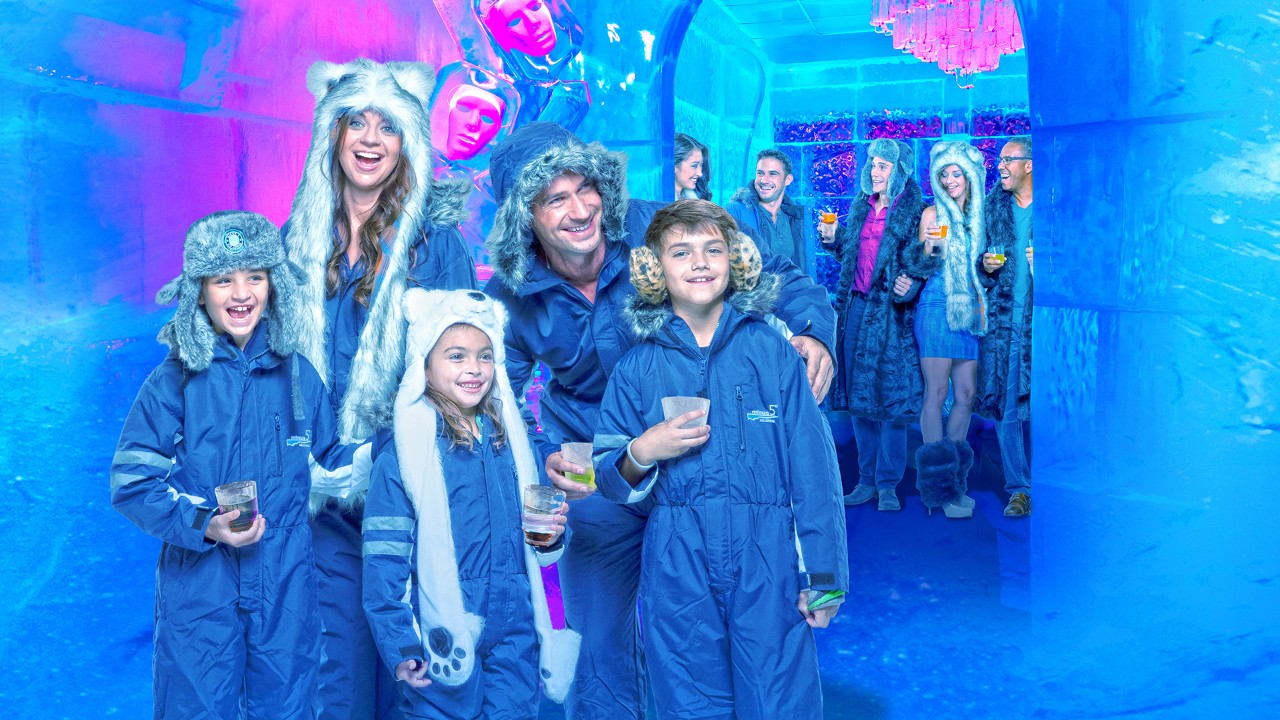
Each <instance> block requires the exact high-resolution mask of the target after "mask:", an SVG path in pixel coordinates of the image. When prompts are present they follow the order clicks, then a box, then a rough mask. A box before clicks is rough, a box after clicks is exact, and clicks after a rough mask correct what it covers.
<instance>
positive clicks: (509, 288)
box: [485, 122, 835, 720]
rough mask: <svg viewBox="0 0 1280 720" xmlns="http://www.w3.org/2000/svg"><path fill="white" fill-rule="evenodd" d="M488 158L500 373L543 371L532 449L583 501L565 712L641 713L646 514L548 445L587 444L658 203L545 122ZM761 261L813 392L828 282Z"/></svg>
mask: <svg viewBox="0 0 1280 720" xmlns="http://www.w3.org/2000/svg"><path fill="white" fill-rule="evenodd" d="M489 168H490V173H491V178H492V180H493V189H494V194H495V198H496V199H497V201H498V211H497V214H496V216H495V219H494V225H493V229H492V230H491V231H490V233H489V238H488V240H487V242H486V246H487V249H488V251H489V256H490V259H491V261H492V264H493V269H494V274H493V278H492V279H491V280H490V281H489V283H488V285H487V286H486V287H485V291H486V292H487V293H488V294H489V295H491V296H493V297H494V298H497V299H498V300H501V301H502V302H503V303H504V304H506V306H507V308H508V309H509V311H510V313H511V326H510V328H511V329H510V332H509V333H508V334H507V337H506V346H507V372H508V374H509V375H510V377H511V382H512V384H513V385H514V386H516V387H517V388H521V387H525V386H527V384H528V382H529V381H530V380H531V379H532V375H533V371H534V368H535V367H536V366H537V363H539V362H541V363H543V364H544V365H546V367H547V368H548V370H549V371H550V377H549V378H547V380H546V387H545V389H544V390H543V392H542V394H541V396H540V398H539V408H540V420H541V427H542V433H543V441H542V442H541V443H540V447H539V452H540V454H541V456H542V457H543V458H545V466H546V470H547V474H548V476H550V477H551V479H552V481H553V482H554V483H556V484H557V485H559V486H561V487H563V488H566V489H570V490H577V491H578V494H577V497H580V498H581V499H579V500H577V502H575V503H574V505H573V511H572V512H570V513H569V527H570V529H571V530H572V531H573V550H572V552H569V553H567V554H566V556H565V557H564V558H563V559H562V560H561V561H560V563H559V569H560V579H561V589H562V593H563V597H564V601H565V615H566V618H567V621H568V624H569V626H570V627H572V628H573V629H574V630H577V631H578V632H580V633H582V649H581V652H580V653H579V655H578V667H577V671H576V674H575V680H574V685H573V688H572V689H571V691H570V694H569V698H568V700H567V701H566V716H567V717H569V718H572V719H573V720H579V719H582V718H598V719H607V720H622V719H623V718H641V717H643V716H644V712H645V704H646V702H647V700H646V695H647V691H646V686H645V682H646V680H645V674H644V657H643V653H642V651H641V648H640V643H639V627H638V624H637V622H636V612H635V608H636V594H637V591H638V587H639V572H640V544H641V538H642V535H643V532H644V523H645V517H644V513H643V511H641V510H638V509H636V508H630V507H619V506H617V505H615V504H613V503H610V502H609V501H607V500H605V499H604V498H601V497H598V496H595V495H591V496H587V497H583V494H584V493H586V492H589V489H588V488H587V487H586V486H582V485H578V484H576V483H571V482H569V481H567V480H566V479H565V478H564V476H563V472H564V471H565V470H569V469H572V468H573V467H574V466H572V465H569V464H568V463H567V462H565V461H563V459H562V458H561V457H560V454H559V452H558V446H559V444H560V443H563V442H590V441H591V440H592V438H593V436H594V435H595V423H596V413H597V411H598V410H599V406H600V398H601V397H602V396H603V394H604V389H605V386H606V384H607V382H608V378H609V374H610V373H611V372H612V371H613V366H614V365H615V364H616V363H617V362H618V360H619V359H620V358H621V357H622V355H623V354H624V353H626V351H627V350H629V349H630V348H631V346H632V345H634V344H635V337H634V335H633V334H632V332H631V328H630V327H629V326H628V324H627V322H626V319H625V318H624V317H623V315H622V310H623V307H624V305H625V303H626V302H627V300H628V299H629V298H630V297H632V296H633V295H634V294H635V289H634V288H633V287H632V285H631V283H630V280H629V277H628V271H627V263H628V257H629V252H630V250H631V247H633V246H634V245H638V244H640V243H642V242H643V239H644V231H645V229H646V228H647V227H648V224H649V220H650V219H651V218H652V217H653V214H654V213H655V212H656V211H657V210H658V208H660V207H661V206H662V203H654V202H647V201H631V200H629V199H628V197H627V192H626V173H625V160H624V157H623V156H622V155H621V154H620V153H613V152H609V151H608V150H606V149H605V148H604V147H603V146H601V145H600V144H599V143H592V144H590V145H588V144H585V143H583V142H582V141H581V140H579V139H578V138H577V137H576V136H574V135H573V133H571V132H569V131H568V130H565V129H564V128H562V127H560V126H559V125H555V124H553V123H542V122H538V123H530V124H528V125H525V126H523V127H521V128H519V129H518V130H516V131H515V132H514V133H512V134H511V135H510V136H508V137H507V138H506V139H505V140H503V142H502V143H501V144H500V145H499V146H498V147H497V148H496V149H495V150H494V152H493V154H492V155H491V156H490V161H489ZM764 263H765V267H766V269H768V270H770V271H773V272H777V273H779V274H780V275H781V276H782V289H781V296H780V297H781V299H780V302H779V304H778V306H777V308H776V309H775V315H776V316H777V318H778V319H780V320H781V321H782V323H785V325H786V326H787V328H788V330H789V331H790V332H792V333H794V335H795V336H794V337H793V338H792V339H791V343H792V345H793V346H794V347H795V348H796V350H797V351H798V352H799V353H800V355H801V357H803V358H805V360H806V364H807V371H808V379H809V383H810V385H811V387H812V389H813V393H814V395H815V397H817V398H818V399H819V400H821V399H822V397H823V396H825V395H826V392H827V388H828V386H829V385H830V381H831V377H832V375H833V374H834V366H833V364H832V361H831V354H830V351H829V348H831V347H833V343H834V341H835V314H834V312H833V311H832V309H831V304H830V302H829V301H828V299H827V296H826V291H825V290H824V289H823V288H820V287H818V286H816V285H814V284H813V282H812V281H811V280H810V279H809V278H808V277H807V276H806V275H804V274H803V273H801V272H800V271H799V270H798V269H796V267H795V266H794V265H792V264H791V262H790V261H789V260H787V259H786V258H783V257H781V256H778V255H773V254H766V256H765V260H764ZM529 422H530V425H531V426H532V423H533V421H532V418H529ZM571 497H574V495H573V494H571Z"/></svg>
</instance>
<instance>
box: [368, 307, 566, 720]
mask: <svg viewBox="0 0 1280 720" xmlns="http://www.w3.org/2000/svg"><path fill="white" fill-rule="evenodd" d="M404 314H405V316H406V318H407V319H408V322H409V328H408V332H407V338H406V350H405V373H404V378H403V380H402V381H401V383H400V389H399V391H398V393H397V396H396V401H395V416H394V420H393V431H386V430H384V431H381V432H379V433H378V435H377V437H376V439H375V441H374V446H375V451H374V469H373V478H372V480H371V485H370V488H369V494H368V497H367V499H366V503H365V515H364V608H365V613H366V614H367V616H368V619H369V626H370V628H372V630H373V635H374V641H375V642H376V643H377V645H378V651H379V653H380V654H381V655H382V659H383V661H384V662H385V663H386V665H387V666H388V668H389V669H390V670H391V672H392V673H393V674H395V676H396V677H397V678H398V679H399V680H401V681H403V682H402V683H401V685H400V688H401V698H400V704H399V707H400V710H401V712H402V713H403V715H404V717H405V718H460V719H469V718H477V717H502V718H528V719H529V720H533V719H534V718H536V717H537V715H538V681H539V679H541V680H542V682H543V683H544V685H545V687H546V693H547V695H548V697H550V698H552V699H553V700H555V701H557V702H560V701H562V700H563V699H564V696H565V693H566V692H567V691H568V689H569V683H570V682H571V681H572V679H573V668H574V664H575V663H576V661H577V654H578V645H579V642H580V638H579V636H578V634H577V633H575V632H573V631H571V630H552V628H551V621H550V615H549V613H548V610H547V604H546V597H545V595H544V593H543V588H542V576H541V571H540V569H539V568H540V565H550V564H551V563H553V562H555V560H556V559H557V558H558V557H559V556H560V554H561V553H562V552H563V551H564V546H565V542H566V541H565V538H564V537H563V536H562V535H561V533H562V532H563V527H564V518H563V513H564V512H567V510H568V505H562V506H561V516H560V517H558V518H557V519H556V524H555V526H554V527H555V532H554V535H555V537H553V538H552V540H551V541H548V542H547V543H544V544H543V545H544V546H543V547H538V548H537V549H536V550H535V549H534V548H533V547H530V546H528V545H526V544H525V539H524V534H523V532H522V530H521V522H520V521H521V493H522V489H523V487H524V486H527V485H536V484H538V482H539V478H538V472H537V465H536V464H535V462H534V456H533V453H532V451H531V449H530V447H531V446H530V441H529V438H528V435H527V429H526V427H525V425H524V422H523V421H522V420H521V417H520V410H519V406H518V405H517V404H516V402H515V395H514V393H513V392H512V390H511V383H510V381H509V380H508V378H507V374H506V371H505V369H504V366H503V360H504V353H505V350H504V346H503V343H502V340H503V325H504V324H505V323H506V310H505V308H503V306H502V304H501V303H498V302H496V301H494V300H492V299H490V298H488V297H487V296H485V295H484V294H482V293H479V292H475V291H471V292H467V291H461V290H459V291H452V292H446V291H424V290H418V289H413V290H409V291H408V292H406V293H405V298H404Z"/></svg>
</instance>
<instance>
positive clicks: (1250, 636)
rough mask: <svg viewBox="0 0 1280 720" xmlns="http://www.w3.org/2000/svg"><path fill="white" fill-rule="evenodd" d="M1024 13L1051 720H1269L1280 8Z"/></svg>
mask: <svg viewBox="0 0 1280 720" xmlns="http://www.w3.org/2000/svg"><path fill="white" fill-rule="evenodd" d="M1022 11H1023V15H1022V17H1023V26H1024V28H1026V43H1027V58H1028V75H1029V78H1030V87H1031V111H1032V130H1033V132H1034V133H1035V143H1036V144H1035V170H1036V172H1035V174H1036V184H1037V187H1036V197H1037V198H1038V200H1037V202H1036V204H1035V222H1036V226H1037V233H1036V251H1037V252H1036V256H1037V259H1038V260H1039V262H1038V263H1037V264H1038V265H1039V268H1038V269H1037V270H1038V274H1037V278H1036V279H1037V286H1036V311H1035V312H1036V314H1035V320H1034V321H1035V328H1036V331H1035V359H1034V362H1035V383H1034V387H1033V397H1032V408H1033V413H1034V417H1035V424H1034V427H1033V432H1034V447H1035V453H1036V455H1035V458H1034V468H1033V471H1034V475H1035V478H1036V480H1035V482H1036V491H1035V502H1036V508H1037V509H1036V515H1035V521H1034V526H1033V537H1034V540H1033V559H1032V560H1033V567H1034V572H1033V594H1034V603H1035V625H1036V634H1037V637H1036V647H1037V649H1038V650H1040V651H1042V652H1041V655H1040V662H1039V663H1038V665H1037V667H1036V668H1035V670H1034V672H1035V673H1036V675H1037V676H1038V677H1040V678H1042V680H1041V682H1042V683H1043V688H1044V690H1045V693H1044V695H1043V696H1042V698H1041V702H1042V705H1043V707H1044V713H1045V715H1044V716H1045V717H1097V716H1106V717H1113V716H1117V717H1118V716H1124V717H1144V718H1146V717H1151V718H1155V717H1160V718H1227V717H1238V718H1246V717H1248V718H1261V717H1276V716H1277V712H1278V711H1280V655H1278V654H1277V650H1276V649H1277V648H1280V623H1277V617H1278V615H1277V609H1280V555H1278V554H1277V550H1276V547H1277V542H1276V541H1277V531H1276V527H1277V525H1276V521H1275V513H1276V509H1277V507H1280V489H1278V488H1280V485H1278V484H1277V482H1276V480H1277V477H1278V471H1280V436H1278V435H1277V431H1280V407H1278V403H1280V370H1278V369H1277V362H1280V353H1278V352H1277V347H1280V346H1278V345H1277V343H1276V332H1277V328H1278V325H1277V318H1280V302H1277V290H1276V279H1277V277H1280V221H1277V219H1276V218H1277V210H1278V209H1280V205H1278V203H1277V198H1278V197H1280V194H1278V191H1280V186H1278V183H1280V155H1278V154H1277V150H1276V148H1277V147H1278V146H1277V141H1278V139H1280V138H1278V137H1277V134H1276V133H1277V130H1276V125H1275V122H1276V112H1277V109H1278V108H1280V103H1277V92H1280V52H1277V43H1278V42H1280V6H1278V5H1277V4H1276V3H1274V2H1256V1H1246V0H1213V1H1209V0H1189V1H1185V2H1171V1H1170V2H1159V1H1157V0H1141V1H1138V2H1129V3H1114V2H1103V1H1102V0H1080V1H1078V2H1070V3H1067V2H1044V1H1040V0H1028V1H1027V2H1024V3H1022ZM1102 708H1105V709H1106V712H1105V713H1103V712H1102V711H1101V709H1102Z"/></svg>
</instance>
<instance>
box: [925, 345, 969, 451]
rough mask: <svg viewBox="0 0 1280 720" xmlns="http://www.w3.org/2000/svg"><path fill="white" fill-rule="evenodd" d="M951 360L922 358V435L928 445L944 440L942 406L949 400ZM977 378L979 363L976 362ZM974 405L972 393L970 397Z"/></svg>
mask: <svg viewBox="0 0 1280 720" xmlns="http://www.w3.org/2000/svg"><path fill="white" fill-rule="evenodd" d="M951 362H952V361H951V358H932V357H922V358H920V374H921V375H923V376H924V403H923V404H922V405H921V406H920V435H921V436H922V437H923V439H924V441H925V442H926V443H931V442H938V441H939V440H941V439H942V404H943V403H944V402H946V400H947V378H948V377H949V376H950V375H951ZM974 367H975V378H976V367H977V363H976V362H974ZM969 402H970V404H971V405H972V402H973V396H972V393H971V394H970V397H969Z"/></svg>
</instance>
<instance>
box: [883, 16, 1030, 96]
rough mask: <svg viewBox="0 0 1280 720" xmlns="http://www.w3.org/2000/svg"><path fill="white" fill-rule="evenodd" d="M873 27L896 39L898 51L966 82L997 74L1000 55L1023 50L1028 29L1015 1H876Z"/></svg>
mask: <svg viewBox="0 0 1280 720" xmlns="http://www.w3.org/2000/svg"><path fill="white" fill-rule="evenodd" d="M872 1H873V4H872V9H871V24H872V25H873V26H874V27H875V28H876V32H879V33H884V34H886V35H888V34H892V35H893V47H894V49H897V50H901V51H903V52H905V53H911V54H912V55H914V56H916V57H917V58H919V59H921V60H923V61H925V62H936V63H938V67H940V68H942V71H943V72H945V73H949V74H951V75H955V77H956V82H957V83H958V84H960V85H961V87H972V85H966V84H963V83H962V81H963V80H966V79H968V78H969V77H971V76H972V75H973V74H974V73H978V72H982V71H984V70H995V69H996V68H997V67H999V66H1000V56H1001V55H1008V54H1012V53H1015V52H1017V51H1019V50H1021V49H1022V25H1021V24H1019V22H1018V11H1017V10H1016V9H1015V8H1014V6H1013V0H872Z"/></svg>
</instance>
